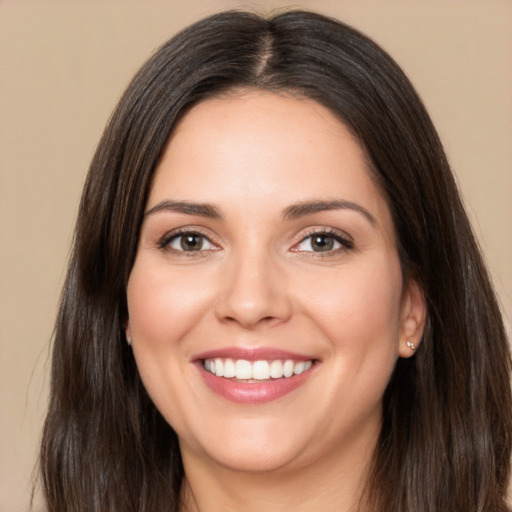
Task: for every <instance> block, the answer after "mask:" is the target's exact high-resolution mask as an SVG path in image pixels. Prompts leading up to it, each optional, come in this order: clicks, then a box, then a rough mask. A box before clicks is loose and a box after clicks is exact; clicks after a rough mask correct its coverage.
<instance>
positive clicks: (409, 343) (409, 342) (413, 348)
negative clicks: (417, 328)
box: [407, 340, 416, 350]
mask: <svg viewBox="0 0 512 512" xmlns="http://www.w3.org/2000/svg"><path fill="white" fill-rule="evenodd" d="M407 346H408V347H409V348H410V349H411V350H416V347H415V345H414V343H413V342H412V341H410V340H409V341H408V342H407Z"/></svg>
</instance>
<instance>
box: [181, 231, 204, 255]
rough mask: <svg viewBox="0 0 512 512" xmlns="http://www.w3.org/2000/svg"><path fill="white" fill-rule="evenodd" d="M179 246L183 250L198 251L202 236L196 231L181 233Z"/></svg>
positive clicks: (200, 247) (201, 245)
mask: <svg viewBox="0 0 512 512" xmlns="http://www.w3.org/2000/svg"><path fill="white" fill-rule="evenodd" d="M179 239H180V246H181V249H183V250H184V251H200V250H201V249H202V247H203V237H202V236H201V235H198V234H197V233H190V234H188V235H181V236H180V237H179Z"/></svg>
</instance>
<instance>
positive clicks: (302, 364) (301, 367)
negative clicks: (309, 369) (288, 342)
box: [293, 361, 306, 375]
mask: <svg viewBox="0 0 512 512" xmlns="http://www.w3.org/2000/svg"><path fill="white" fill-rule="evenodd" d="M305 366H306V363H305V362H304V361H301V362H300V363H297V364H296V365H295V366H294V368H293V373H294V374H295V375H300V374H301V373H302V372H303V371H304V367H305Z"/></svg>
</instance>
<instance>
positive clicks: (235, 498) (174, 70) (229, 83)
mask: <svg viewBox="0 0 512 512" xmlns="http://www.w3.org/2000/svg"><path fill="white" fill-rule="evenodd" d="M510 368H511V364H510V354H509V350H508V345H507V340H506V337H505V333H504V329H503V324H502V320H501V317H500V313H499V309H498V306H497V304H496V299H495V296H494V293H493V290H492V287H491V285H490V283H489V278H488V276H487V272H486V270H485V267H484V265H483V263H482V260H481V256H480V254H479V250H478V248H477V245H476V243H475V240H474V237H473V235H472V232H471V228H470V226H469V223H468V220H467V216H466V214H465V212H464V209H463V207H462V204H461V201H460V198H459V196H458V192H457V188H456V185H455V183H454V180H453V177H452V175H451V172H450V169H449V166H448V163H447V161H446V158H445V155H444V152H443V149H442V147H441V144H440V142H439V139H438V137H437V135H436V133H435V130H434V128H433V126H432V123H431V121H430V119H429V117H428V115H427V113H426V112H425V110H424V108H423V106H422V104H421V101H420V99H419V98H418V96H417V95H416V93H415V92H414V90H413V88H412V86H411V85H410V83H409V82H408V80H407V79H406V77H405V76H404V74H403V73H402V71H401V70H400V69H399V68H398V66H397V65H396V64H395V63H394V61H392V60H391V58H390V57H389V56H388V55H386V54H385V53H384V52H383V51H382V50H381V49H380V48H378V47H377V46H376V45H375V44H374V43H373V42H371V41H370V40H369V39H367V38H366V37H365V36H363V35H361V34H359V33H358V32H356V31H355V30H353V29H351V28H349V27H347V26H345V25H343V24H340V23H339V22H337V21H334V20H331V19H327V18H325V17H322V16H319V15H316V14H312V13H304V12H293V11H292V12H288V13H285V14H281V15H277V16H275V17H273V18H270V19H264V18H261V17H258V16H256V15H253V14H247V13H240V12H230V13H223V14H219V15H216V16H213V17H211V18H208V19H205V20H203V21H200V22H199V23H196V24H195V25H193V26H191V27H189V28H188V29H186V30H185V31H183V32H182V33H181V34H179V35H177V36H176V37H175V38H173V39H172V40H171V41H169V42H168V43H167V44H166V45H164V46H163V47H162V48H161V49H160V50H159V51H158V52H157V53H156V54H155V55H154V56H153V57H152V58H151V59H150V60H149V61H148V62H147V63H146V64H145V66H144V67H143V68H142V69H141V71H140V72H139V73H138V74H137V76H136V77H135V78H134V80H133V81H132V83H131V84H130V86H129V87H128V89H127V91H126V93H125V94H124V96H123V97H122V99H121V101H120V103H119V105H118V107H117V109H116V111H115V112H114V114H113V116H112V119H111V120H110V122H109V125H108V126H107V128H106V131H105V133H104V136H103V138H102V140H101V142H100V144H99V147H98V149H97V152H96V154H95V156H94V159H93V162H92V164H91V169H90V173H89V176H88V179H87V183H86V186H85V190H84V194H83V198H82V203H81V208H80V213H79V218H78V223H77V230H76V240H75V248H74V252H73V256H72V259H71V263H70V269H69V273H68V278H67V282H66V285H65V289H64V293H63V298H62V305H61V310H60V314H59V318H58V322H57V329H56V336H55V348H54V356H53V369H52V390H51V402H50V409H49V413H48V417H47V420H46V426H45V431H44V437H43V443H42V450H41V461H42V470H43V482H44V490H45V494H46V499H47V503H48V507H49V510H51V511H59V512H61V511H64V510H66V511H68V510H77V511H78V510H80V511H84V510H95V511H107V510H108V511H116V510H119V511H121V510H122V511H130V510H134V511H135V510H137V511H155V510H176V511H192V510H201V511H207V510H270V511H272V510H290V509H291V510H325V511H328V510H337V511H338V510H345V511H355V510H358V511H360V512H366V511H390V512H391V511H393V512H395V511H396V512H398V511H403V512H405V511H409V512H411V511H414V512H422V511H446V510H460V511H469V510H482V511H505V510H507V505H506V488H507V483H508V479H509V471H510V453H511V448H512V440H511V427H512V417H511V415H512V399H511V392H510V380H509V379H510Z"/></svg>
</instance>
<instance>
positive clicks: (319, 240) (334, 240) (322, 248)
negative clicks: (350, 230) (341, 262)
mask: <svg viewBox="0 0 512 512" xmlns="http://www.w3.org/2000/svg"><path fill="white" fill-rule="evenodd" d="M347 246H348V244H347V243H343V240H342V239H341V237H339V236H336V235H332V234H330V233H313V234H312V235H309V236H307V237H306V238H304V239H303V240H302V241H301V242H300V243H299V244H298V245H297V246H296V247H297V249H296V250H297V251H313V252H329V251H335V250H337V249H341V248H342V247H347Z"/></svg>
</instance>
